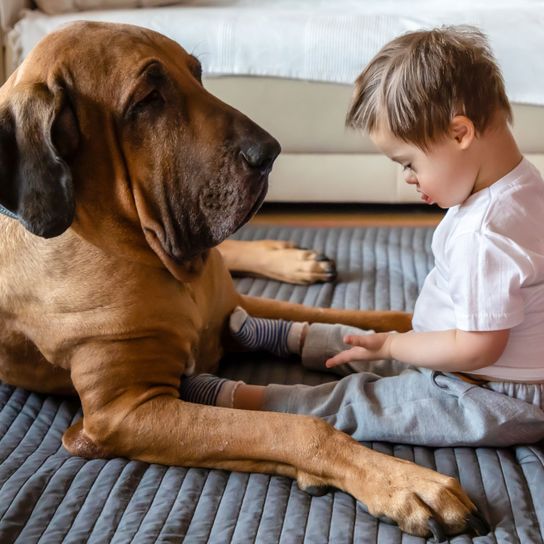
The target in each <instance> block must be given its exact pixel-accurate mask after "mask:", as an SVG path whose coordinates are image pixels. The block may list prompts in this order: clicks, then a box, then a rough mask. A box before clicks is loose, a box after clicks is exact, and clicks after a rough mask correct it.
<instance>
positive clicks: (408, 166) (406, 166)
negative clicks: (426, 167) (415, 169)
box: [402, 163, 412, 171]
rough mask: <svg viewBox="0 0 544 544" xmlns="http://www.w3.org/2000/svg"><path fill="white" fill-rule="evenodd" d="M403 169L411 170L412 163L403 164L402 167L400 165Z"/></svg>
mask: <svg viewBox="0 0 544 544" xmlns="http://www.w3.org/2000/svg"><path fill="white" fill-rule="evenodd" d="M402 169H403V170H405V171H406V170H412V164H411V163H409V164H405V165H404V166H403V167H402Z"/></svg>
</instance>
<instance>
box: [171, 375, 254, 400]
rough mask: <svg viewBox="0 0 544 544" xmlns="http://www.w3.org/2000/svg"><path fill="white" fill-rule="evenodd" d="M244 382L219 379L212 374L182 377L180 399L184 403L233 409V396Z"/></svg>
mask: <svg viewBox="0 0 544 544" xmlns="http://www.w3.org/2000/svg"><path fill="white" fill-rule="evenodd" d="M242 383H244V382H235V381H233V380H227V379H226V378H219V377H217V376H214V375H213V374H197V375H196V376H183V378H182V380H181V387H180V388H179V392H180V398H181V400H184V401H186V402H193V403H196V404H207V405H209V406H222V407H223V408H233V407H234V394H235V393H236V389H238V386H239V385H240V384H242Z"/></svg>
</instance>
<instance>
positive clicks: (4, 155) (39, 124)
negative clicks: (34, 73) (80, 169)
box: [0, 83, 79, 238]
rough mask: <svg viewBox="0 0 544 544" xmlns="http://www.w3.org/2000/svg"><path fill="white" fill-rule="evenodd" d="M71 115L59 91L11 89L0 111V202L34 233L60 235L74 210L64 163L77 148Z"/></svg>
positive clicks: (30, 87)
mask: <svg viewBox="0 0 544 544" xmlns="http://www.w3.org/2000/svg"><path fill="white" fill-rule="evenodd" d="M78 143H79V130H78V126H77V120H76V117H75V115H74V112H73V110H72V108H71V106H70V104H69V102H68V100H67V98H66V96H65V93H64V91H63V90H62V89H61V88H60V87H59V88H57V89H55V90H54V91H51V90H49V88H48V87H47V86H46V85H44V84H40V83H38V84H31V85H24V86H21V85H20V86H17V87H14V88H13V90H12V92H11V93H10V95H9V96H8V99H7V101H6V102H5V103H4V104H3V105H2V107H1V108H0V204H1V205H2V206H3V207H4V210H1V209H0V211H3V212H4V213H6V215H9V216H10V217H13V218H15V219H18V220H19V221H20V222H21V224H22V225H23V226H24V227H25V228H26V229H27V230H29V231H30V232H32V233H33V234H36V235H38V236H42V237H43V238H51V237H53V236H58V235H59V234H62V233H63V232H64V231H65V230H66V229H67V228H68V227H69V226H70V225H71V223H72V220H73V218H74V212H75V202H74V190H73V184H72V173H71V171H70V168H69V166H68V164H67V162H66V161H67V160H68V159H69V158H70V156H71V155H73V154H74V153H75V151H76V150H77V147H78Z"/></svg>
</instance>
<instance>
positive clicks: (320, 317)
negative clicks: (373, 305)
mask: <svg viewBox="0 0 544 544" xmlns="http://www.w3.org/2000/svg"><path fill="white" fill-rule="evenodd" d="M240 300H241V302H240V305H241V306H242V307H243V308H244V309H245V310H246V311H247V312H248V314H250V315H252V316H255V317H267V318H269V319H287V320H290V321H307V322H308V323H342V324H343V325H351V326H353V327H358V328H360V329H365V330H368V329H372V330H375V331H377V332H386V331H398V332H405V331H409V330H410V329H411V328H412V314H410V313H407V312H397V311H378V310H337V309H334V308H316V307H313V306H304V305H302V304H294V303H292V302H283V301H281V300H274V299H269V298H261V297H250V296H247V295H240Z"/></svg>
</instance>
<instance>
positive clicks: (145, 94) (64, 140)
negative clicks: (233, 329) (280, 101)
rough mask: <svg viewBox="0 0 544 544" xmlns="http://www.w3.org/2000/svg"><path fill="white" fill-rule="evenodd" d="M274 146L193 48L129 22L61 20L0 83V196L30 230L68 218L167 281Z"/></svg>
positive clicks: (235, 212) (232, 208)
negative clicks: (211, 78) (213, 86)
mask: <svg viewBox="0 0 544 544" xmlns="http://www.w3.org/2000/svg"><path fill="white" fill-rule="evenodd" d="M279 151H280V146H279V144H278V142H277V141H276V140H274V138H272V137H271V136H270V135H269V134H268V133H266V132H265V131H264V130H262V129H261V128H260V127H258V126H257V125H256V124H255V123H253V122H252V121H250V120H249V119H248V118H247V117H245V116H244V115H243V114H241V113H240V112H238V111H237V110H235V109H233V108H231V107H230V106H228V105H226V104H224V103H223V102H221V101H220V100H218V99H217V98H216V97H214V96H212V95H211V94H209V93H208V92H206V90H205V89H204V88H203V86H202V82H201V66H200V64H199V62H198V60H197V59H196V58H195V57H194V56H192V55H189V54H188V53H187V52H186V51H185V50H184V49H182V48H181V47H180V46H179V45H177V44H176V43H175V42H173V41H172V40H170V39H168V38H166V37H165V36H162V35H160V34H157V33H155V32H152V31H149V30H146V29H143V28H139V27H134V26H129V25H114V24H101V23H75V24H72V25H69V26H66V27H64V28H63V29H62V30H60V31H57V32H55V33H52V34H50V35H49V36H47V37H46V38H44V40H42V41H41V42H40V44H38V45H37V46H36V47H35V48H34V50H33V51H32V52H31V53H30V55H29V56H28V57H27V59H26V60H25V61H24V63H23V64H22V65H21V66H20V67H19V69H18V70H17V71H16V72H15V73H14V74H13V75H12V76H11V77H10V79H9V80H8V82H7V83H6V84H5V85H4V87H2V89H0V204H2V205H3V206H4V207H5V208H6V209H7V210H8V212H11V213H12V214H13V215H14V216H16V217H17V218H18V219H19V221H20V222H21V223H22V224H23V225H24V226H25V228H27V229H28V230H29V231H31V232H32V233H34V234H36V235H38V236H43V237H52V236H57V235H59V234H61V233H62V232H64V231H65V230H66V229H67V228H68V227H69V226H70V225H72V227H73V228H74V230H75V231H76V232H78V233H79V234H80V235H81V236H82V237H84V238H86V239H87V240H89V241H90V242H92V243H94V244H95V245H98V246H100V247H102V248H103V249H104V250H106V251H111V252H115V253H120V254H124V255H126V256H127V257H128V258H132V259H135V260H138V261H140V262H146V263H149V264H157V263H158V260H157V257H158V259H159V260H160V262H161V263H162V265H164V266H166V267H167V268H168V269H169V270H170V271H171V272H172V273H173V274H174V275H175V276H176V277H178V278H179V279H188V277H187V275H189V276H190V275H191V274H192V273H194V272H195V271H198V269H199V268H200V265H201V264H202V262H204V260H205V257H206V254H207V250H208V249H209V248H211V247H213V246H214V245H216V244H218V243H220V242H221V241H223V240H224V239H225V238H226V237H227V236H229V235H230V234H232V233H233V232H234V231H235V230H236V229H238V228H239V227H240V226H241V225H242V224H244V223H245V222H246V221H247V220H248V219H249V218H250V217H251V216H252V214H253V213H254V212H255V211H256V210H257V209H258V207H259V206H260V204H261V203H262V201H263V198H264V196H265V194H266V190H267V186H268V174H269V172H270V170H271V168H272V164H273V162H274V160H275V158H276V156H277V155H278V153H279ZM150 248H151V250H152V251H151V250H150Z"/></svg>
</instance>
